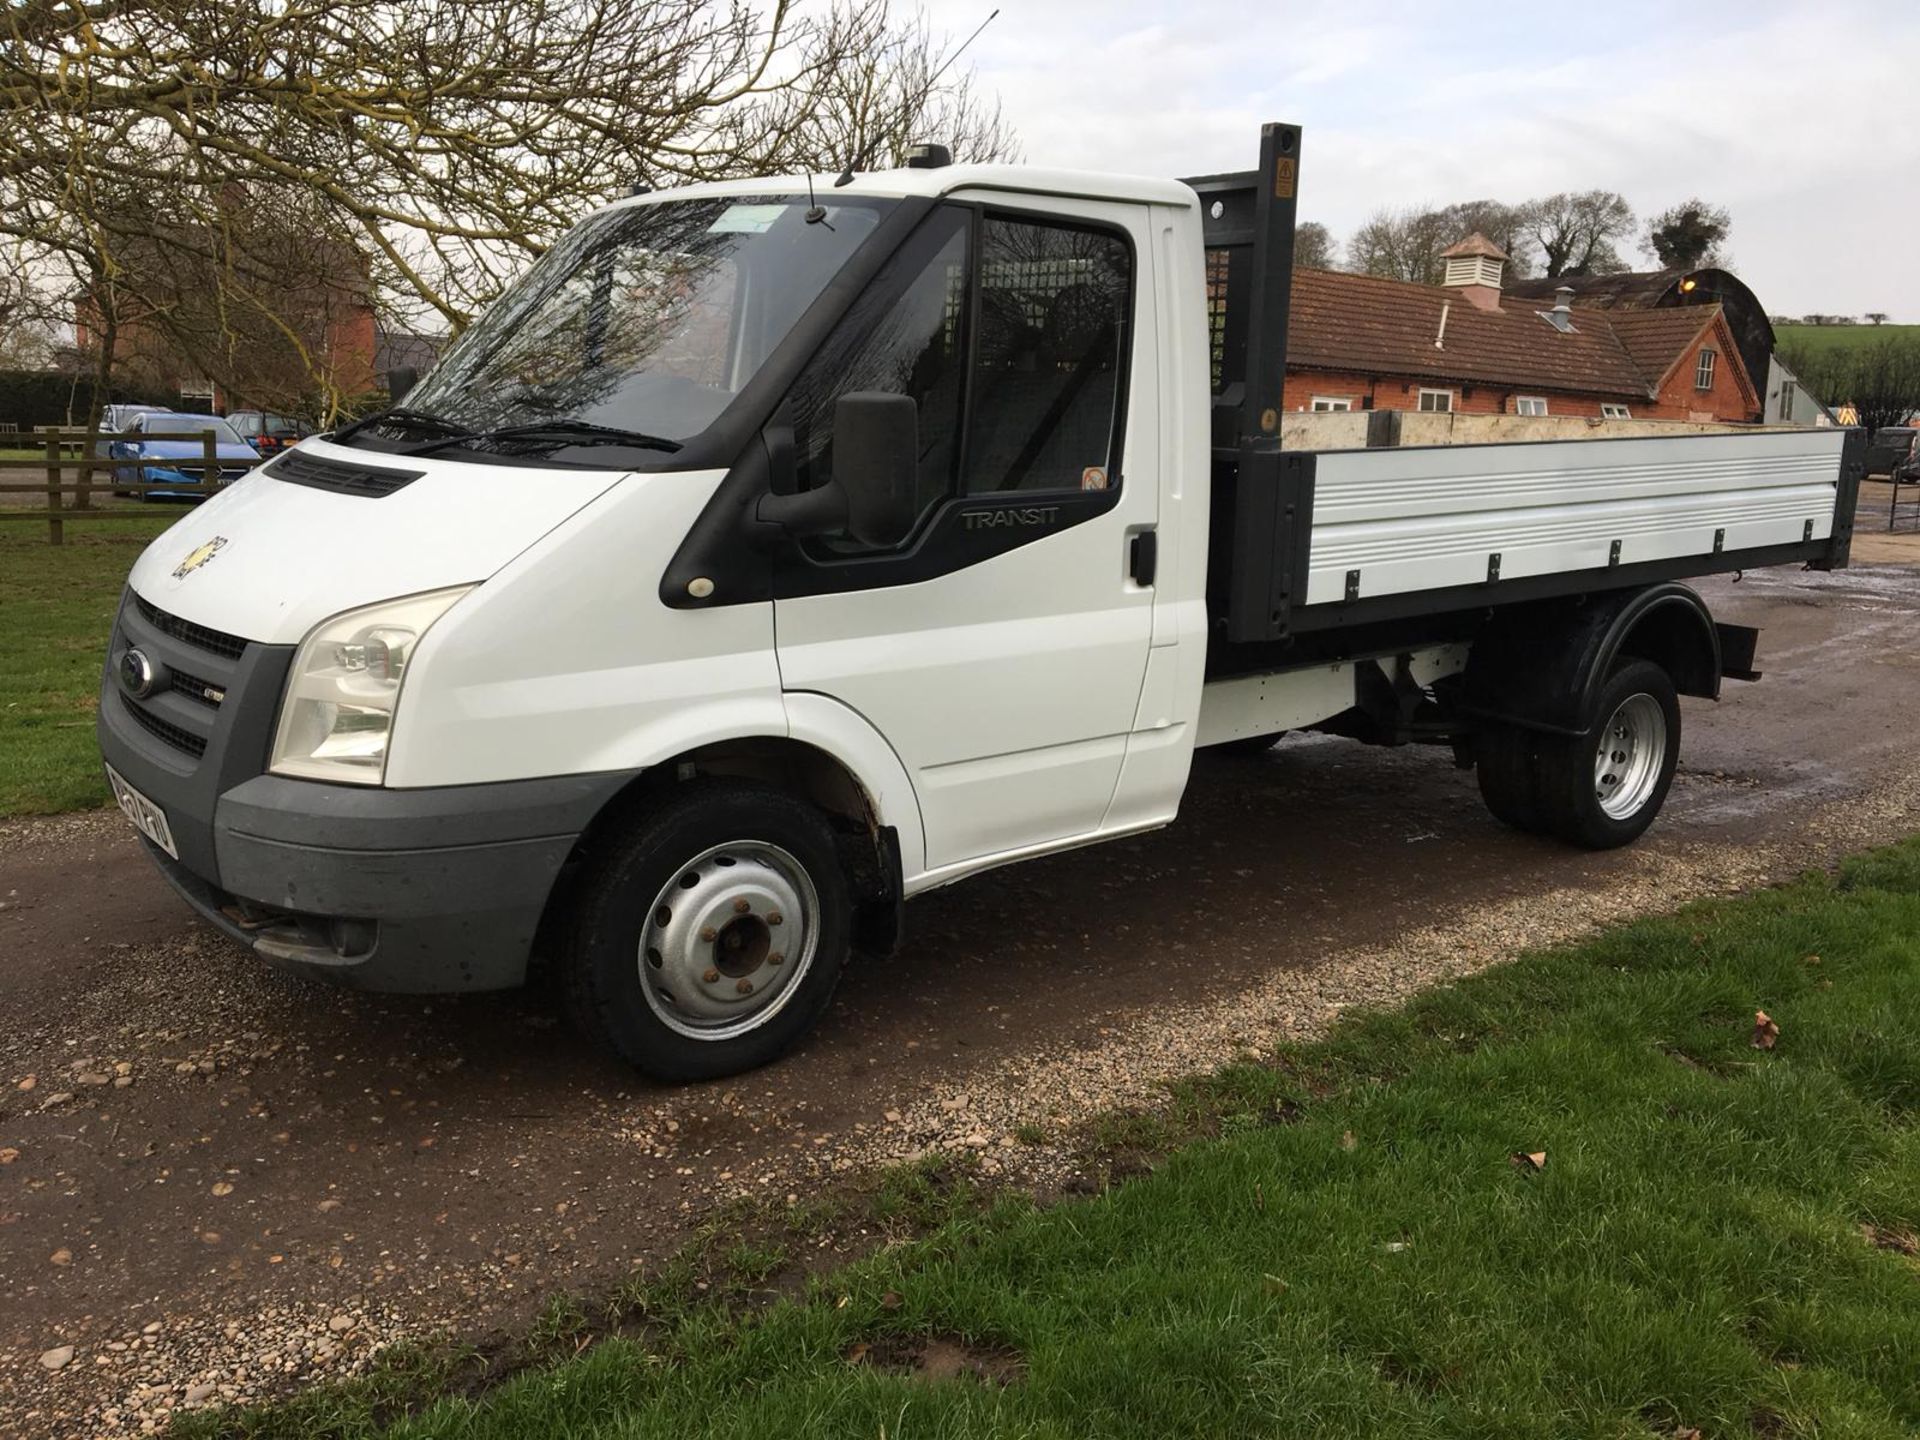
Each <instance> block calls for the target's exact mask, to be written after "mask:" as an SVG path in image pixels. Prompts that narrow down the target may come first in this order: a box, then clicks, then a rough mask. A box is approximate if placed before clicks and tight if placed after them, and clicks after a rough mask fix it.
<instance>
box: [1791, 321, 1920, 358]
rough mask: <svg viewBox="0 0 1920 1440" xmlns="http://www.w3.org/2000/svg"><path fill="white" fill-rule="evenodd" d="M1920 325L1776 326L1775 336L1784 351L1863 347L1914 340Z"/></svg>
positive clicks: (1918, 332) (1919, 333)
mask: <svg viewBox="0 0 1920 1440" xmlns="http://www.w3.org/2000/svg"><path fill="white" fill-rule="evenodd" d="M1915 335H1920V325H1776V326H1774V328H1773V338H1774V340H1775V342H1776V343H1777V344H1778V346H1779V348H1780V349H1782V350H1807V351H1816V352H1817V351H1822V350H1843V349H1859V348H1861V347H1862V346H1867V345H1872V344H1875V343H1876V342H1878V341H1881V340H1893V339H1901V340H1907V339H1911V338H1912V337H1913V336H1915Z"/></svg>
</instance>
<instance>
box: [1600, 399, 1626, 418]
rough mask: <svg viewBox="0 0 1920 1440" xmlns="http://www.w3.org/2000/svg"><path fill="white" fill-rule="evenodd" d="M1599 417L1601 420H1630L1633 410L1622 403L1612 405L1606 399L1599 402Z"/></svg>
mask: <svg viewBox="0 0 1920 1440" xmlns="http://www.w3.org/2000/svg"><path fill="white" fill-rule="evenodd" d="M1600 418H1601V419H1602V420H1631V419H1632V418H1633V411H1631V410H1629V409H1628V408H1627V407H1626V406H1624V405H1614V404H1611V403H1609V402H1607V401H1602V402H1601V404H1600Z"/></svg>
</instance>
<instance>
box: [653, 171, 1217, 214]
mask: <svg viewBox="0 0 1920 1440" xmlns="http://www.w3.org/2000/svg"><path fill="white" fill-rule="evenodd" d="M837 178H838V177H837V176H835V175H830V174H828V175H815V176H814V177H813V192H814V195H815V197H816V198H817V199H818V200H819V202H820V203H821V204H822V205H831V204H832V203H833V201H834V197H836V196H840V195H848V196H853V195H870V196H882V197H885V198H888V199H900V198H903V197H906V196H909V195H922V196H926V197H928V198H931V199H938V198H939V197H941V196H943V195H950V194H953V193H955V192H957V191H962V190H999V191H1003V192H1006V193H1010V194H1023V195H1046V196H1052V197H1056V198H1070V199H1076V200H1112V201H1118V202H1120V203H1122V204H1130V205H1180V206H1187V205H1192V204H1195V203H1196V201H1197V197H1196V196H1195V195H1194V193H1193V191H1192V190H1191V189H1189V188H1188V187H1187V186H1185V185H1183V184H1181V183H1180V182H1179V181H1178V180H1164V179H1159V178H1157V177H1153V176H1142V175H1113V174H1108V173H1107V172H1105V171H1101V170H1055V169H1045V168H1041V167H1039V166H1032V165H942V166H937V167H935V168H932V169H924V170H923V169H912V170H907V169H901V170H869V171H865V172H861V173H856V174H855V175H854V177H853V179H852V180H851V181H850V182H849V183H848V184H846V185H843V186H835V184H834V183H833V182H834V181H835V180H836V179H837ZM806 193H807V177H806V176H805V175H770V176H766V177H764V178H760V179H747V180H714V181H707V182H705V183H703V184H699V185H680V186H675V187H673V188H672V189H663V190H656V191H653V192H652V193H651V194H647V195H636V196H634V197H632V198H631V199H628V200H623V201H620V202H619V204H620V205H644V204H647V203H649V202H651V201H656V200H664V199H668V198H672V199H682V198H684V199H696V198H699V197H701V196H708V195H805V194H806Z"/></svg>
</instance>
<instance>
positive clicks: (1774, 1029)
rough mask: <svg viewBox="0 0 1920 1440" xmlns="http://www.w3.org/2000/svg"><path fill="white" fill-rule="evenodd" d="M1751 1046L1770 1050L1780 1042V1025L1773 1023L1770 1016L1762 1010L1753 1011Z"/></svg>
mask: <svg viewBox="0 0 1920 1440" xmlns="http://www.w3.org/2000/svg"><path fill="white" fill-rule="evenodd" d="M1751 1043H1752V1045H1753V1048H1754V1049H1756V1050H1771V1049H1773V1047H1774V1046H1775V1045H1777V1044H1779V1043H1780V1027H1779V1026H1778V1025H1776V1024H1774V1023H1773V1019H1772V1017H1771V1016H1769V1015H1768V1014H1767V1012H1766V1011H1764V1010H1756V1011H1754V1012H1753V1040H1752V1042H1751Z"/></svg>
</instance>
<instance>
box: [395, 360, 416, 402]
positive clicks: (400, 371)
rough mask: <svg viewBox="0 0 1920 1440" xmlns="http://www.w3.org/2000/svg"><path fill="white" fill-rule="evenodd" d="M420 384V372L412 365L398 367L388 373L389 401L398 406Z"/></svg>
mask: <svg viewBox="0 0 1920 1440" xmlns="http://www.w3.org/2000/svg"><path fill="white" fill-rule="evenodd" d="M419 383H420V372H419V371H418V370H416V369H414V368H413V366H411V365H396V366H394V367H393V369H391V370H389V371H387V399H388V400H390V401H391V402H392V403H393V404H395V405H398V404H399V403H400V402H401V401H402V400H404V399H406V396H407V392H408V391H409V390H411V389H413V387H414V386H415V385H417V384H419Z"/></svg>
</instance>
